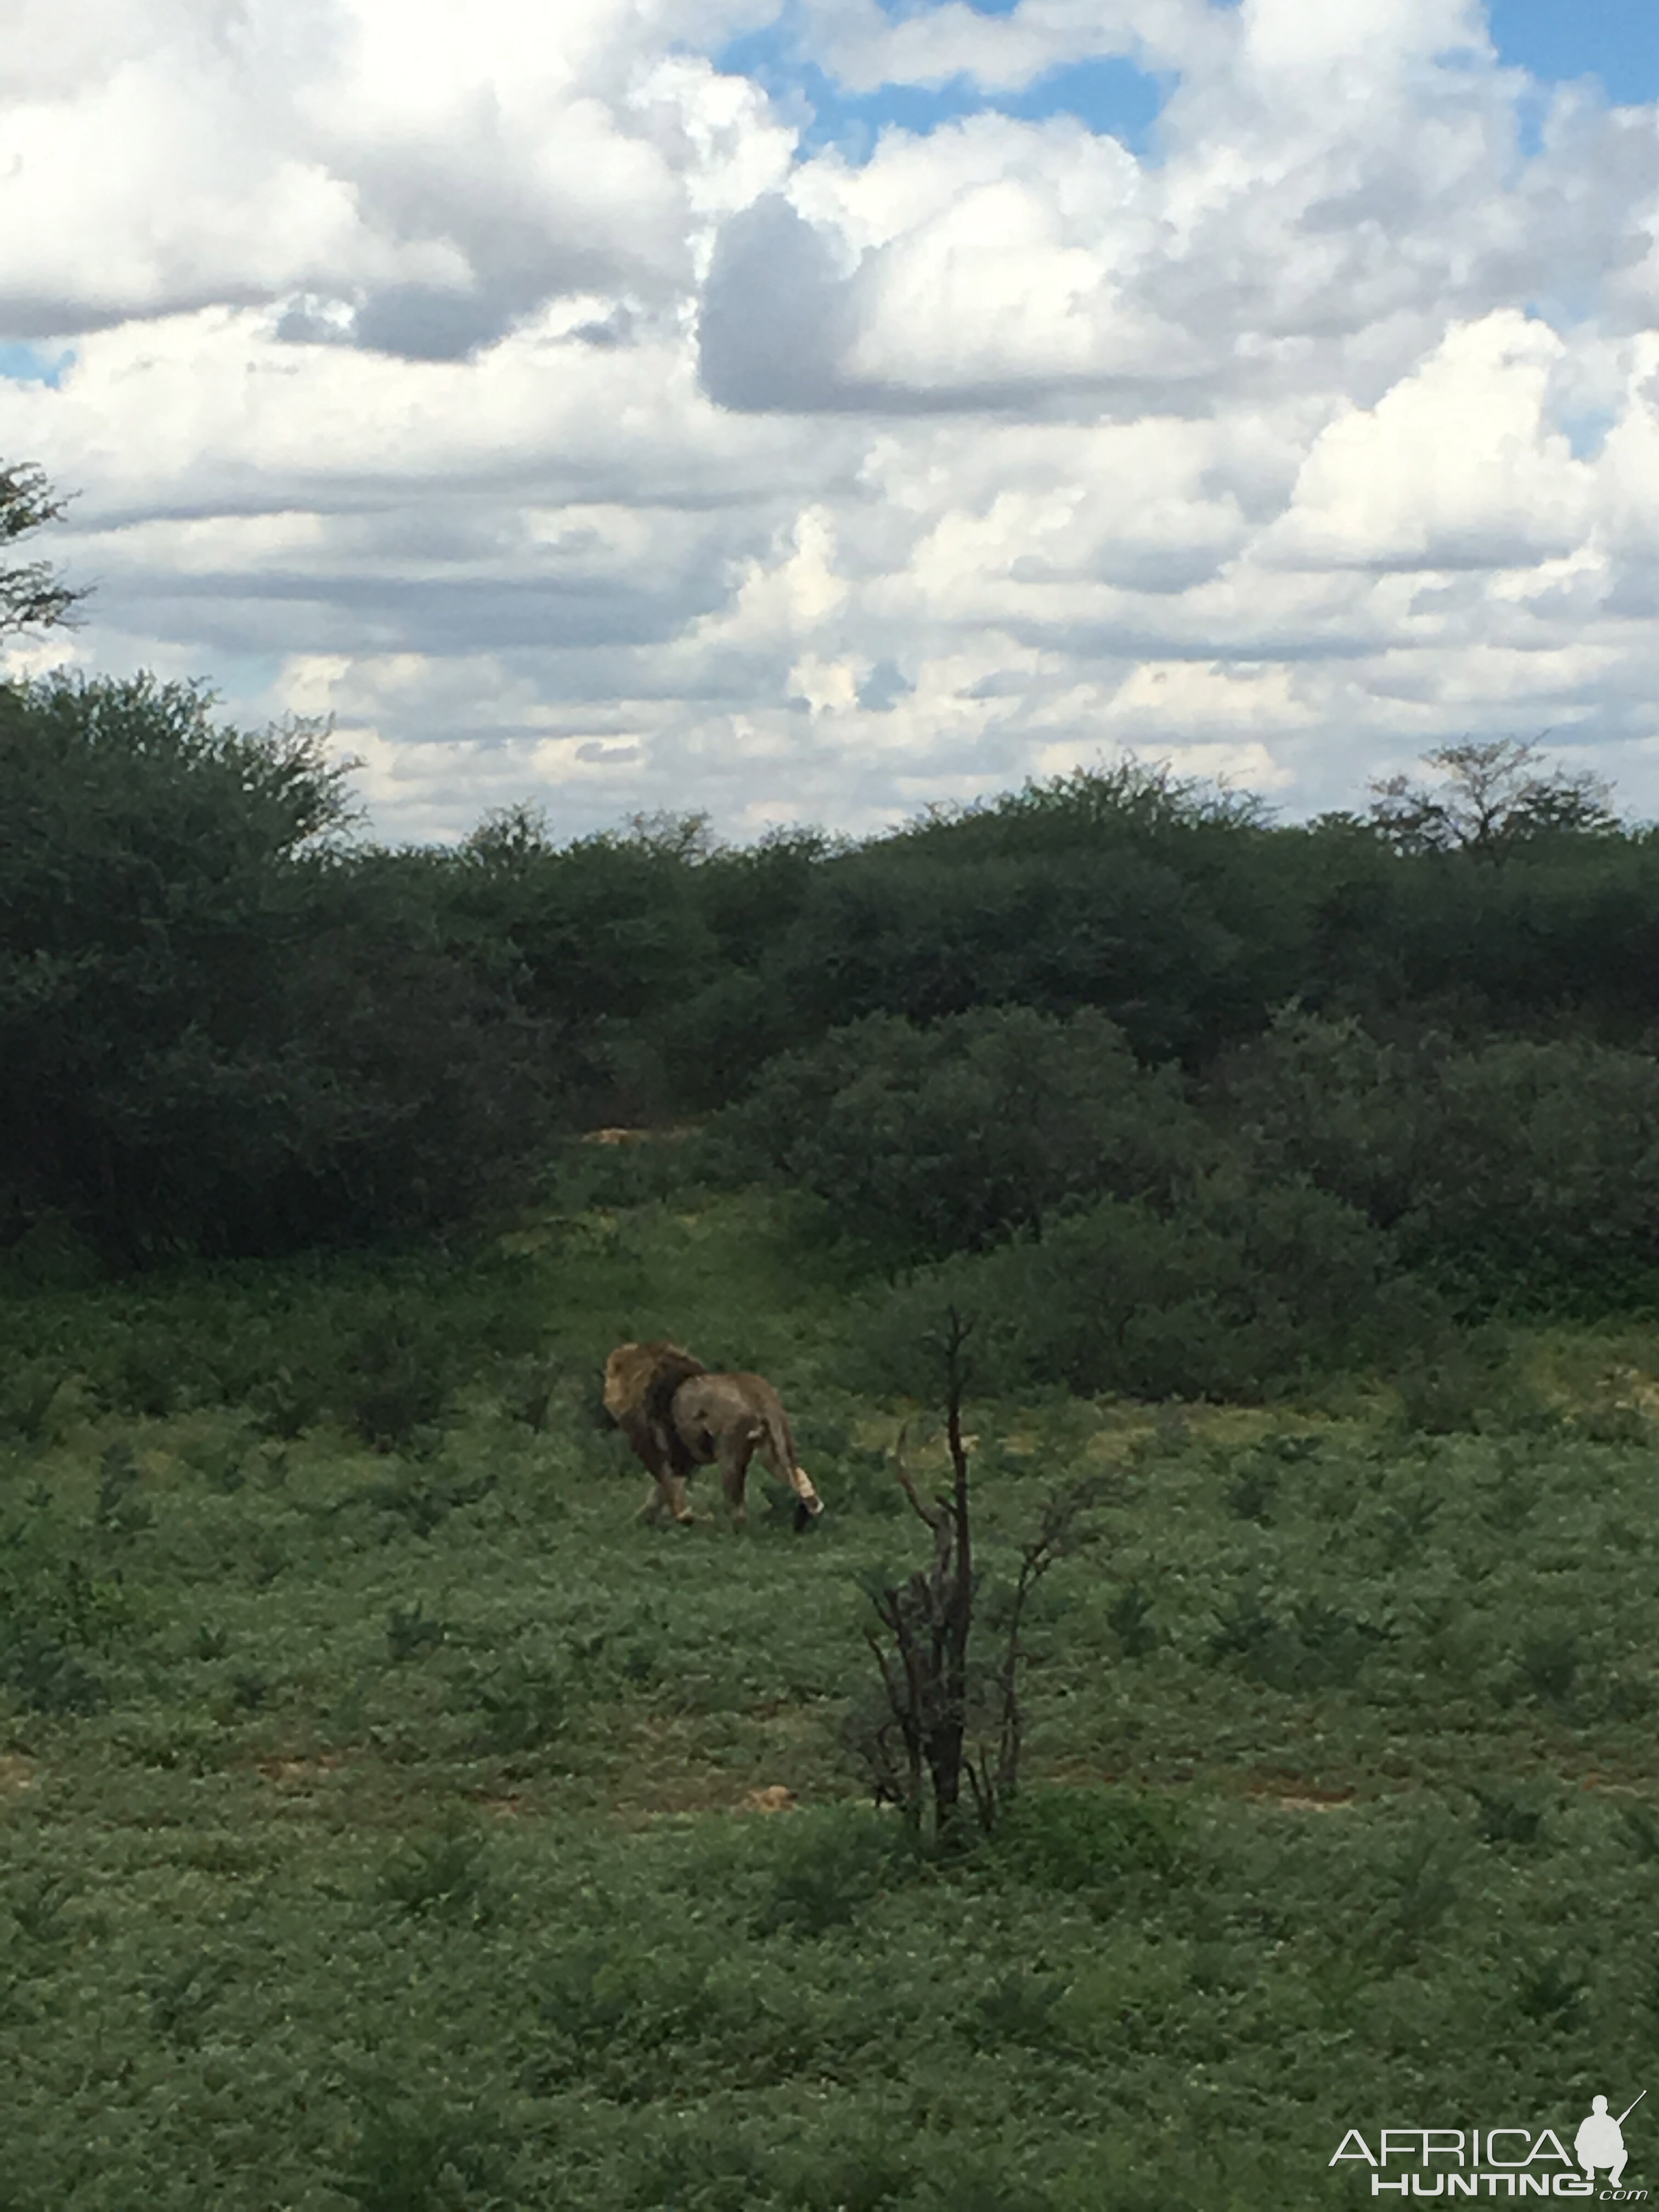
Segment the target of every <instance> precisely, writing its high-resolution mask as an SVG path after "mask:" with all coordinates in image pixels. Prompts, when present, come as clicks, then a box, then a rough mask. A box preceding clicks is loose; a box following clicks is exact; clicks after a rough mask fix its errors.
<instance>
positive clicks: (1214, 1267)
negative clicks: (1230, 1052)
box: [865, 1176, 1429, 1398]
mask: <svg viewBox="0 0 1659 2212" xmlns="http://www.w3.org/2000/svg"><path fill="white" fill-rule="evenodd" d="M951 1305H954V1306H955V1307H956V1309H957V1310H958V1311H959V1312H960V1313H963V1314H964V1315H967V1316H972V1317H973V1318H974V1320H975V1323H976V1325H977V1346H976V1352H975V1357H976V1358H977V1360H978V1363H979V1381H980V1384H981V1387H984V1388H987V1389H1010V1388H1024V1387H1029V1386H1030V1385H1032V1384H1044V1383H1050V1384H1052V1383H1060V1384H1063V1385H1065V1386H1066V1388H1067V1389H1073V1390H1077V1391H1082V1392H1088V1393H1094V1392H1098V1391H1103V1390H1115V1391H1122V1392H1125V1393H1127V1394H1129V1395H1133V1396H1137V1397H1146V1398H1161V1397H1170V1396H1176V1397H1211V1398H1250V1397H1255V1396H1258V1395H1261V1394H1262V1393H1264V1392H1268V1393H1270V1392H1272V1391H1273V1389H1275V1388H1278V1387H1281V1386H1283V1385H1284V1384H1285V1383H1289V1382H1291V1381H1292V1380H1294V1379H1295V1378H1297V1376H1301V1375H1304V1374H1305V1373H1306V1372H1307V1371H1309V1370H1311V1369H1315V1368H1318V1367H1322V1366H1325V1365H1328V1364H1331V1363H1333V1362H1337V1361H1340V1360H1343V1359H1345V1358H1351V1357H1356V1356H1364V1354H1365V1353H1367V1352H1371V1351H1374V1350H1376V1349H1380V1348H1392V1347H1393V1346H1397V1345H1398V1344H1399V1343H1400V1342H1401V1340H1407V1339H1409V1338H1410V1337H1411V1336H1412V1334H1413V1333H1415V1332H1416V1331H1418V1330H1419V1329H1420V1328H1422V1327H1423V1325H1424V1323H1425V1321H1426V1319H1427V1318H1428V1312H1429V1308H1428V1304H1427V1301H1426V1299H1425V1297H1422V1296H1420V1295H1418V1294H1415V1293H1414V1292H1413V1288H1412V1286H1410V1285H1407V1284H1405V1283H1404V1282H1402V1281H1401V1279H1399V1276H1398V1272H1397V1267H1396V1264H1395V1255H1394V1252H1393V1249H1392V1247H1391V1245H1390V1243H1389V1239H1388V1238H1387V1237H1385V1236H1383V1234H1382V1233H1381V1232H1380V1231H1377V1230H1376V1229H1374V1228H1373V1227H1372V1225H1370V1223H1369V1222H1367V1221H1366V1219H1365V1218H1364V1215H1363V1214H1361V1213H1359V1212H1357V1211H1356V1210H1355V1209H1354V1208H1353V1207H1352V1206H1347V1205H1346V1204H1344V1202H1343V1201H1342V1200H1340V1199H1337V1198H1334V1197H1332V1196H1331V1195H1330V1194H1328V1193H1326V1192H1322V1191H1320V1190H1318V1189H1316V1188H1315V1187H1314V1186H1313V1185H1311V1184H1310V1183H1307V1182H1286V1183H1282V1184H1277V1185H1273V1184H1270V1185H1266V1186H1262V1187H1259V1188H1249V1187H1248V1186H1243V1185H1241V1184H1239V1183H1238V1182H1237V1181H1236V1180H1234V1179H1233V1178H1231V1177H1230V1176H1218V1177H1217V1178H1214V1179H1212V1182H1210V1183H1209V1184H1208V1185H1207V1186H1206V1188H1203V1189H1202V1190H1200V1193H1198V1194H1196V1195H1195V1197H1194V1200H1193V1202H1192V1204H1191V1205H1190V1206H1187V1207H1184V1208H1183V1209H1182V1210H1181V1211H1180V1212H1176V1213H1173V1214H1169V1215H1164V1214H1160V1213H1158V1212H1157V1211H1156V1210H1155V1209H1154V1208H1153V1207H1152V1206H1149V1205H1147V1204H1146V1203H1145V1202H1144V1201H1139V1200H1128V1201H1126V1200H1120V1199H1115V1198H1105V1199H1100V1200H1097V1201H1095V1202H1094V1203H1093V1204H1092V1205H1089V1206H1082V1207H1079V1209H1078V1210H1076V1211H1075V1212H1069V1213H1067V1214H1065V1215H1064V1216H1062V1217H1061V1218H1059V1219H1057V1220H1056V1221H1054V1223H1053V1224H1052V1225H1050V1226H1049V1227H1048V1230H1047V1231H1046V1232H1045V1234H1044V1235H1043V1237H1042V1240H1041V1241H1040V1242H1039V1241H1037V1240H1036V1239H1035V1238H1030V1237H1022V1238H1020V1239H1018V1240H1017V1241H1015V1242H1013V1243H1008V1244H1006V1245H1003V1246H1002V1247H1000V1248H999V1249H996V1250H994V1251H991V1252H987V1253H984V1254H980V1255H972V1256H958V1257H955V1258H953V1259H951V1260H950V1261H946V1262H945V1263H944V1264H943V1265H939V1266H935V1267H929V1268H924V1269H922V1270H921V1271H920V1272H919V1273H916V1274H915V1275H914V1276H913V1277H912V1278H911V1279H909V1280H908V1282H907V1283H905V1284H903V1285H901V1286H900V1287H899V1288H898V1289H896V1290H895V1291H891V1292H890V1293H888V1294H886V1295H885V1296H884V1297H880V1298H878V1299H877V1300H876V1301H874V1302H873V1304H872V1308H871V1310H870V1321H869V1325H868V1328H867V1331H866V1346H865V1349H866V1356H867V1357H868V1358H870V1359H871V1360H872V1361H873V1362H874V1363H875V1364H876V1366H877V1369H878V1371H879V1372H880V1373H881V1374H882V1376H884V1379H885V1380H887V1381H888V1382H889V1383H891V1384H892V1385H894V1386H895V1387H897V1388H900V1389H910V1390H915V1389H917V1387H918V1384H917V1379H916V1378H917V1376H918V1375H919V1374H920V1373H921V1372H922V1371H924V1370H925V1369H926V1366H927V1353H926V1351H925V1346H926V1344H927V1341H928V1340H929V1337H930V1333H931V1332H932V1331H933V1329H934V1328H935V1327H936V1322H937V1316H939V1314H940V1313H941V1312H943V1311H944V1310H945V1309H946V1307H947V1306H951Z"/></svg>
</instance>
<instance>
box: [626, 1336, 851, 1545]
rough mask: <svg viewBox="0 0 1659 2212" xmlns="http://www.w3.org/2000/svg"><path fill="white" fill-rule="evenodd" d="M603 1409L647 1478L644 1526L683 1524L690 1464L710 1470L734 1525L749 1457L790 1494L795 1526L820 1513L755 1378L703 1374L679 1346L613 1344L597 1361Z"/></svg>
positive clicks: (777, 1414) (775, 1406)
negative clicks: (601, 1368)
mask: <svg viewBox="0 0 1659 2212" xmlns="http://www.w3.org/2000/svg"><path fill="white" fill-rule="evenodd" d="M605 1411H606V1412H607V1413H609V1414H610V1415H611V1418H612V1419H613V1420H614V1421H615V1422H616V1424H617V1427H618V1428H619V1429H621V1431H622V1432H623V1435H624V1436H625V1437H627V1438H628V1441H629V1443H630V1444H632V1446H633V1447H634V1450H635V1455H637V1456H638V1457H639V1458H640V1459H641V1461H642V1462H644V1464H645V1466H646V1467H647V1468H648V1469H649V1471H650V1474H651V1475H652V1477H653V1480H654V1483H655V1488H654V1489H653V1492H652V1493H651V1494H650V1496H649V1497H648V1498H647V1499H646V1502H645V1504H644V1505H643V1506H642V1507H641V1519H642V1520H644V1521H647V1522H653V1523H654V1522H659V1521H660V1520H661V1518H662V1516H663V1515H664V1513H665V1512H666V1513H668V1514H669V1515H671V1517H672V1518H673V1519H674V1520H676V1521H678V1522H682V1523H684V1522H688V1521H690V1520H691V1519H692V1518H693V1515H692V1511H691V1501H690V1498H689V1497H688V1496H687V1494H686V1488H685V1486H686V1481H687V1479H688V1478H689V1477H690V1474H691V1473H692V1471H693V1469H694V1468H699V1467H714V1466H718V1467H719V1468H720V1486H721V1488H722V1490H723V1491H724V1492H725V1494H726V1507H727V1510H728V1511H729V1512H730V1514H731V1516H732V1525H733V1526H734V1527H735V1528H742V1527H743V1525H744V1520H745V1518H746V1512H745V1507H744V1485H745V1484H746V1482H747V1481H748V1479H749V1462H750V1460H751V1459H752V1458H753V1457H754V1455H755V1453H756V1452H757V1451H758V1452H759V1453H760V1455H761V1457H762V1459H763V1461H764V1462H766V1464H767V1465H768V1466H769V1468H771V1469H772V1472H773V1473H774V1474H775V1475H776V1477H777V1479H778V1480H779V1481H780V1482H781V1483H783V1484H784V1485H785V1486H787V1488H789V1489H791V1490H793V1492H794V1493H795V1526H796V1528H805V1527H806V1526H807V1524H808V1522H810V1521H811V1519H812V1518H813V1516H815V1515H816V1514H819V1513H822V1512H823V1499H822V1498H820V1497H819V1496H818V1493H817V1491H816V1490H814V1488H813V1487H812V1482H811V1477H810V1476H809V1475H808V1474H807V1472H806V1470H805V1468H803V1467H802V1466H801V1465H800V1464H799V1462H798V1461H797V1459H796V1457H795V1440H794V1437H793V1436H792V1435H791V1433H790V1429H789V1421H788V1417H787V1414H786V1413H785V1412H784V1410H783V1407H782V1404H781V1401H780V1400H779V1397H778V1394H777V1392H776V1391H775V1389H773V1388H772V1386H771V1384H770V1383H768V1382H767V1381H766V1380H765V1379H764V1378H763V1376H759V1375H711V1374H710V1373H709V1371H708V1368H707V1367H705V1366H704V1365H703V1364H702V1360H700V1359H698V1358H696V1356H695V1355H694V1354H693V1353H691V1352H687V1351H686V1350H685V1348H684V1346H682V1345H678V1344H619V1345H618V1346H617V1349H616V1350H615V1351H614V1352H612V1353H611V1357H610V1358H608V1359H607V1360H606V1361H605Z"/></svg>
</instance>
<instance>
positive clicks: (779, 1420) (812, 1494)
mask: <svg viewBox="0 0 1659 2212" xmlns="http://www.w3.org/2000/svg"><path fill="white" fill-rule="evenodd" d="M761 1418H762V1419H763V1421H764V1422H765V1424H766V1443H767V1449H768V1451H769V1454H770V1456H771V1461H772V1464H773V1466H774V1467H775V1468H776V1469H777V1472H778V1476H779V1479H780V1480H781V1481H784V1482H787V1484H788V1485H789V1486H790V1488H791V1489H792V1490H793V1492H794V1493H795V1495H796V1497H797V1498H799V1500H800V1508H799V1510H801V1511H802V1512H805V1513H807V1514H812V1513H822V1512H823V1499H822V1498H820V1497H819V1496H818V1493H817V1491H816V1490H814V1489H813V1487H812V1478H811V1475H810V1474H808V1473H807V1472H806V1469H805V1468H804V1467H803V1466H802V1465H801V1464H800V1462H799V1460H798V1459H797V1458H796V1457H795V1439H794V1437H793V1434H792V1433H791V1431H790V1427H789V1416H788V1415H787V1413H785V1412H784V1410H783V1407H781V1405H780V1404H779V1403H778V1401H776V1399H774V1400H773V1401H771V1403H770V1404H769V1405H768V1406H766V1407H764V1408H763V1412H762V1415H761Z"/></svg>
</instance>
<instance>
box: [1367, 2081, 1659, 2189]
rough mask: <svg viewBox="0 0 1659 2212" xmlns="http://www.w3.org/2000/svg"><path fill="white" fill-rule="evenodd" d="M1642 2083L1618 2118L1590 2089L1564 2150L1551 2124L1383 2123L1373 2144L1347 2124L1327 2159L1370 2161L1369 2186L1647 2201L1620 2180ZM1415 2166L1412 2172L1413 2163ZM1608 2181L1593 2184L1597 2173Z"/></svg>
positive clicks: (1604, 2101)
mask: <svg viewBox="0 0 1659 2212" xmlns="http://www.w3.org/2000/svg"><path fill="white" fill-rule="evenodd" d="M1646 2095H1647V2091H1646V2090H1645V2089H1643V2090H1640V2091H1638V2093H1637V2094H1636V2095H1635V2096H1634V2097H1632V2100H1631V2101H1630V2103H1629V2104H1628V2105H1626V2107H1625V2109H1624V2111H1623V2112H1620V2115H1619V2117H1618V2118H1617V2119H1615V2118H1613V2114H1612V2113H1611V2112H1609V2111H1608V2110H1607V2099H1606V2098H1605V2097H1593V2098H1592V2099H1591V2100H1590V2109H1589V2112H1587V2113H1586V2114H1585V2115H1584V2118H1583V2121H1582V2122H1581V2123H1580V2124H1579V2128H1578V2132H1577V2135H1576V2136H1574V2137H1573V2138H1572V2148H1571V2150H1569V2149H1568V2148H1567V2147H1566V2145H1565V2142H1563V2141H1562V2140H1561V2137H1560V2136H1559V2135H1558V2134H1557V2133H1556V2131H1555V2130H1554V2129H1553V2128H1547V2127H1540V2126H1539V2125H1538V2124H1536V2123H1535V2122H1534V2124H1533V2125H1532V2126H1530V2127H1521V2128H1516V2127H1510V2128H1468V2129H1464V2128H1384V2129H1383V2130H1382V2131H1381V2132H1380V2133H1379V2134H1377V2135H1376V2136H1373V2137H1372V2138H1371V2142H1375V2144H1376V2149H1375V2150H1373V2149H1372V2148H1371V2142H1367V2140H1366V2138H1365V2136H1364V2133H1363V2132H1362V2130H1359V2129H1358V2128H1350V2129H1349V2130H1348V2132H1347V2133H1346V2135H1345V2136H1343V2138H1342V2140H1341V2142H1340V2143H1339V2144H1338V2145H1337V2147H1336V2150H1335V2153H1334V2156H1333V2157H1332V2159H1331V2160H1330V2163H1331V2165H1332V2166H1340V2165H1342V2164H1344V2163H1345V2162H1346V2161H1347V2160H1355V2161H1357V2162H1358V2163H1359V2164H1361V2165H1363V2166H1368V2167H1370V2184H1371V2187H1370V2193H1371V2195H1372V2196H1373V2197H1381V2196H1382V2195H1383V2191H1385V2190H1386V2191H1389V2193H1390V2194H1392V2195H1395V2196H1400V2197H1440V2198H1442V2199H1444V2198H1446V2197H1480V2196H1481V2195H1483V2194H1484V2195H1486V2196H1487V2197H1496V2196H1498V2195H1499V2194H1500V2193H1501V2194H1502V2195H1504V2196H1505V2197H1598V2198H1600V2199H1601V2202H1602V2203H1611V2204H1637V2203H1644V2202H1645V2200H1646V2198H1647V2195H1648V2192H1647V2191H1646V2190H1645V2189H1626V2187H1625V2186H1624V2180H1625V2166H1626V2160H1627V2159H1628V2157H1629V2155H1630V2154H1629V2153H1628V2152H1627V2151H1626V2148H1625V2133H1624V2130H1625V2122H1626V2120H1627V2119H1628V2118H1630V2116H1631V2114H1632V2112H1634V2111H1635V2110H1636V2107H1637V2106H1638V2105H1639V2104H1640V2103H1641V2101H1642V2100H1643V2098H1644V2097H1645V2096H1646ZM1413 2168H1415V2171H1414V2172H1413ZM1599 2176H1601V2177H1605V2180H1606V2186H1605V2187H1604V2188H1602V2187H1598V2186H1597V2180H1598V2177H1599Z"/></svg>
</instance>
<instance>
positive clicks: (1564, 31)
mask: <svg viewBox="0 0 1659 2212" xmlns="http://www.w3.org/2000/svg"><path fill="white" fill-rule="evenodd" d="M1487 14H1488V20H1489V21H1490V23H1491V27H1492V43H1493V45H1494V46H1496V47H1497V48H1498V53H1499V55H1500V56H1501V57H1502V58H1503V59H1504V61H1505V62H1507V63H1509V64H1510V66H1511V67H1516V68H1520V69H1524V70H1530V71H1531V73H1532V75H1533V76H1535V77H1540V78H1541V79H1543V80H1544V82H1547V83H1560V82H1565V81H1567V80H1570V79H1571V78H1574V77H1581V76H1598V77H1600V78H1601V82H1602V84H1603V85H1604V86H1605V88H1606V89H1607V98H1608V99H1609V100H1613V102H1614V103H1615V104H1616V105H1618V106H1631V105H1634V104H1637V103H1639V102H1645V101H1647V100H1659V5H1656V3H1655V0H1489V4H1488V9H1487Z"/></svg>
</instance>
